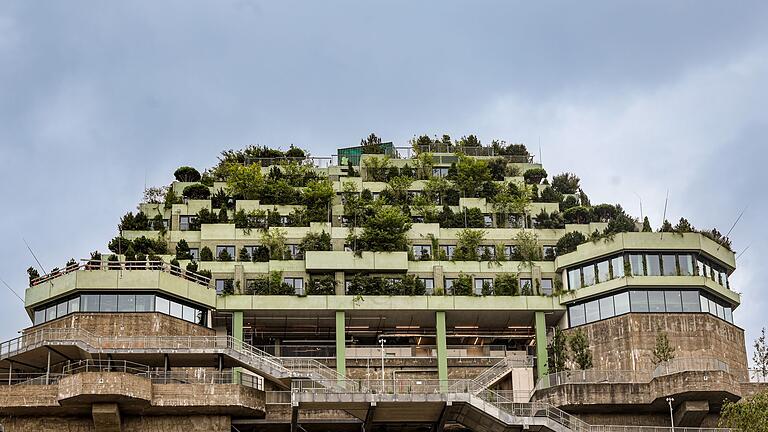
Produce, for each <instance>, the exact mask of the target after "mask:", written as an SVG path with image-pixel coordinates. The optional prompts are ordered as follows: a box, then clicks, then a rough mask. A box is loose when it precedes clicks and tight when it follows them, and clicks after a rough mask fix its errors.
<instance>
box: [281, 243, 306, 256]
mask: <svg viewBox="0 0 768 432" xmlns="http://www.w3.org/2000/svg"><path fill="white" fill-rule="evenodd" d="M285 249H286V250H287V251H288V256H290V257H291V259H304V256H303V255H302V253H301V248H300V247H299V245H297V244H288V245H285Z"/></svg>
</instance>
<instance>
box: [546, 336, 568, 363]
mask: <svg viewBox="0 0 768 432" xmlns="http://www.w3.org/2000/svg"><path fill="white" fill-rule="evenodd" d="M547 352H548V353H549V361H548V362H547V365H548V368H549V373H558V372H563V371H566V370H568V337H567V336H566V335H565V332H563V331H562V330H561V329H560V327H555V332H554V334H553V335H552V341H551V342H550V343H549V345H547Z"/></svg>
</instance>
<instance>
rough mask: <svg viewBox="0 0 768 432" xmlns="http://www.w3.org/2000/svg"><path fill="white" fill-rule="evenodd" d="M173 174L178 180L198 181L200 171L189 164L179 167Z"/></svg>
mask: <svg viewBox="0 0 768 432" xmlns="http://www.w3.org/2000/svg"><path fill="white" fill-rule="evenodd" d="M173 176H174V177H176V180H178V181H180V182H198V181H200V172H199V171H198V170H196V169H194V168H192V167H190V166H183V167H179V168H178V169H177V170H176V171H175V172H174V173H173Z"/></svg>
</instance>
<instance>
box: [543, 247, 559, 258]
mask: <svg viewBox="0 0 768 432" xmlns="http://www.w3.org/2000/svg"><path fill="white" fill-rule="evenodd" d="M556 256H557V249H555V247H554V246H544V259H545V260H553V259H555V257H556Z"/></svg>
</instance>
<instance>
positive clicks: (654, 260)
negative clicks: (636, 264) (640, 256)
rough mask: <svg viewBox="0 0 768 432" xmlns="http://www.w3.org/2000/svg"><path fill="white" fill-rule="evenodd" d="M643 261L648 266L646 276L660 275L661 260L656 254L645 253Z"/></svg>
mask: <svg viewBox="0 0 768 432" xmlns="http://www.w3.org/2000/svg"><path fill="white" fill-rule="evenodd" d="M645 263H646V265H647V266H648V276H661V262H660V261H659V256H658V255H646V256H645Z"/></svg>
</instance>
